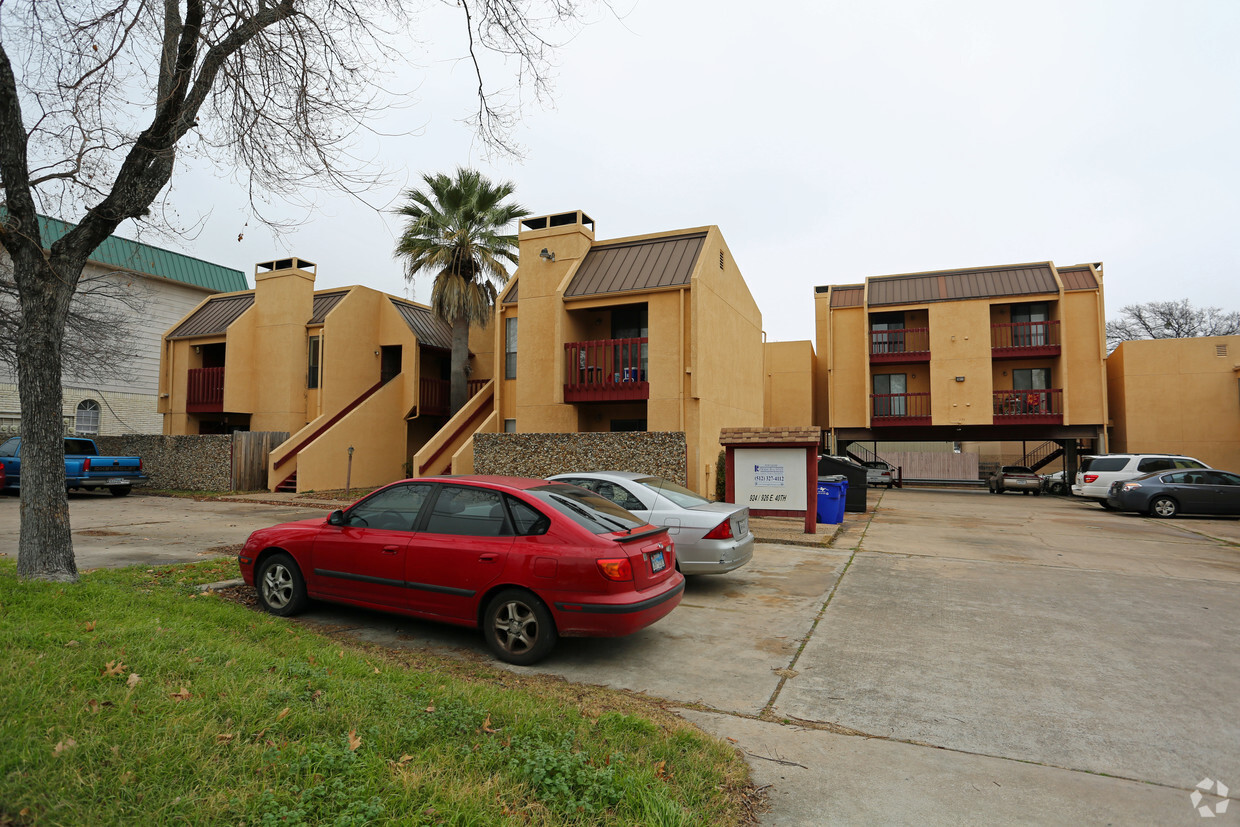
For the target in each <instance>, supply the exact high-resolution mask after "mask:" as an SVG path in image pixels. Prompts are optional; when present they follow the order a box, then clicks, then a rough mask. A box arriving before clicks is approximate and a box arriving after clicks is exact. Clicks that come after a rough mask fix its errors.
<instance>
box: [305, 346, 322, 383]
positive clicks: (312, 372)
mask: <svg viewBox="0 0 1240 827" xmlns="http://www.w3.org/2000/svg"><path fill="white" fill-rule="evenodd" d="M322 360H323V337H322V336H311V337H310V349H309V354H308V356H307V358H306V362H307V366H306V387H307V388H317V387H318V386H319V365H320V364H322Z"/></svg>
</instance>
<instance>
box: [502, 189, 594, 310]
mask: <svg viewBox="0 0 1240 827" xmlns="http://www.w3.org/2000/svg"><path fill="white" fill-rule="evenodd" d="M517 243H518V247H519V251H520V259H519V261H518V263H517V275H519V276H520V277H521V303H522V305H525V303H526V300H527V299H532V298H540V297H544V296H554V295H555V294H556V288H557V287H559V284H560V282H561V281H562V280H563V279H564V276H565V275H566V274H567V273H568V271H569V269H570V268H571V267H572V265H573V263H574V262H576V261H577V260H578V259H580V258H582V257H583V256H584V255H585V254H586V253H587V252H589V250H590V245H591V244H593V243H594V219H592V218H591V217H590V216H588V215H586V214H585V213H583V212H582V211H581V210H575V211H573V212H564V213H556V214H555V215H541V216H536V217H534V218H523V219H522V220H521V226H520V229H519V230H518V233H517Z"/></svg>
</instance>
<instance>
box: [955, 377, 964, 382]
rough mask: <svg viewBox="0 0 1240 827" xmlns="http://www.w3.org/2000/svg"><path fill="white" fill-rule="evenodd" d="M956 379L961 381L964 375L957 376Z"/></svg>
mask: <svg viewBox="0 0 1240 827" xmlns="http://www.w3.org/2000/svg"><path fill="white" fill-rule="evenodd" d="M956 381H957V382H963V381H964V377H963V376H957V377H956Z"/></svg>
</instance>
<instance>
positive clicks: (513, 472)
mask: <svg viewBox="0 0 1240 827" xmlns="http://www.w3.org/2000/svg"><path fill="white" fill-rule="evenodd" d="M687 458H688V449H687V446H686V443H685V435H684V432H682V431H666V432H664V431H660V432H644V431H643V432H636V431H635V432H625V433H580V434H475V435H474V472H475V473H477V474H505V475H510V476H517V477H549V476H551V475H552V474H566V473H569V472H572V471H634V472H636V473H640V474H651V475H654V476H659V477H664V478H666V479H669V480H672V481H673V482H678V483H680V484H681V485H687V484H688V481H689V472H688V459H687Z"/></svg>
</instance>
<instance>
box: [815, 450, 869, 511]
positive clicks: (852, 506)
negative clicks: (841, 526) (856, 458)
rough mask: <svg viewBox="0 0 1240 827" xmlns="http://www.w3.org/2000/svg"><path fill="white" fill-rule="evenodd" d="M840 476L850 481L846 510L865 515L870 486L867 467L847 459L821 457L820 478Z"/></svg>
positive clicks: (846, 494) (819, 463) (845, 501)
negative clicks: (833, 475) (866, 480)
mask: <svg viewBox="0 0 1240 827" xmlns="http://www.w3.org/2000/svg"><path fill="white" fill-rule="evenodd" d="M832 474H840V475H842V476H844V477H845V478H846V479H847V480H848V490H847V491H846V492H845V494H844V510H845V511H854V512H860V513H862V514H864V513H865V497H866V491H868V490H869V486H868V485H866V482H865V466H864V465H862V464H861V463H859V462H853V461H852V460H850V459H848V458H846V457H825V456H824V457H819V458H818V476H819V477H826V476H831V475H832Z"/></svg>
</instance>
